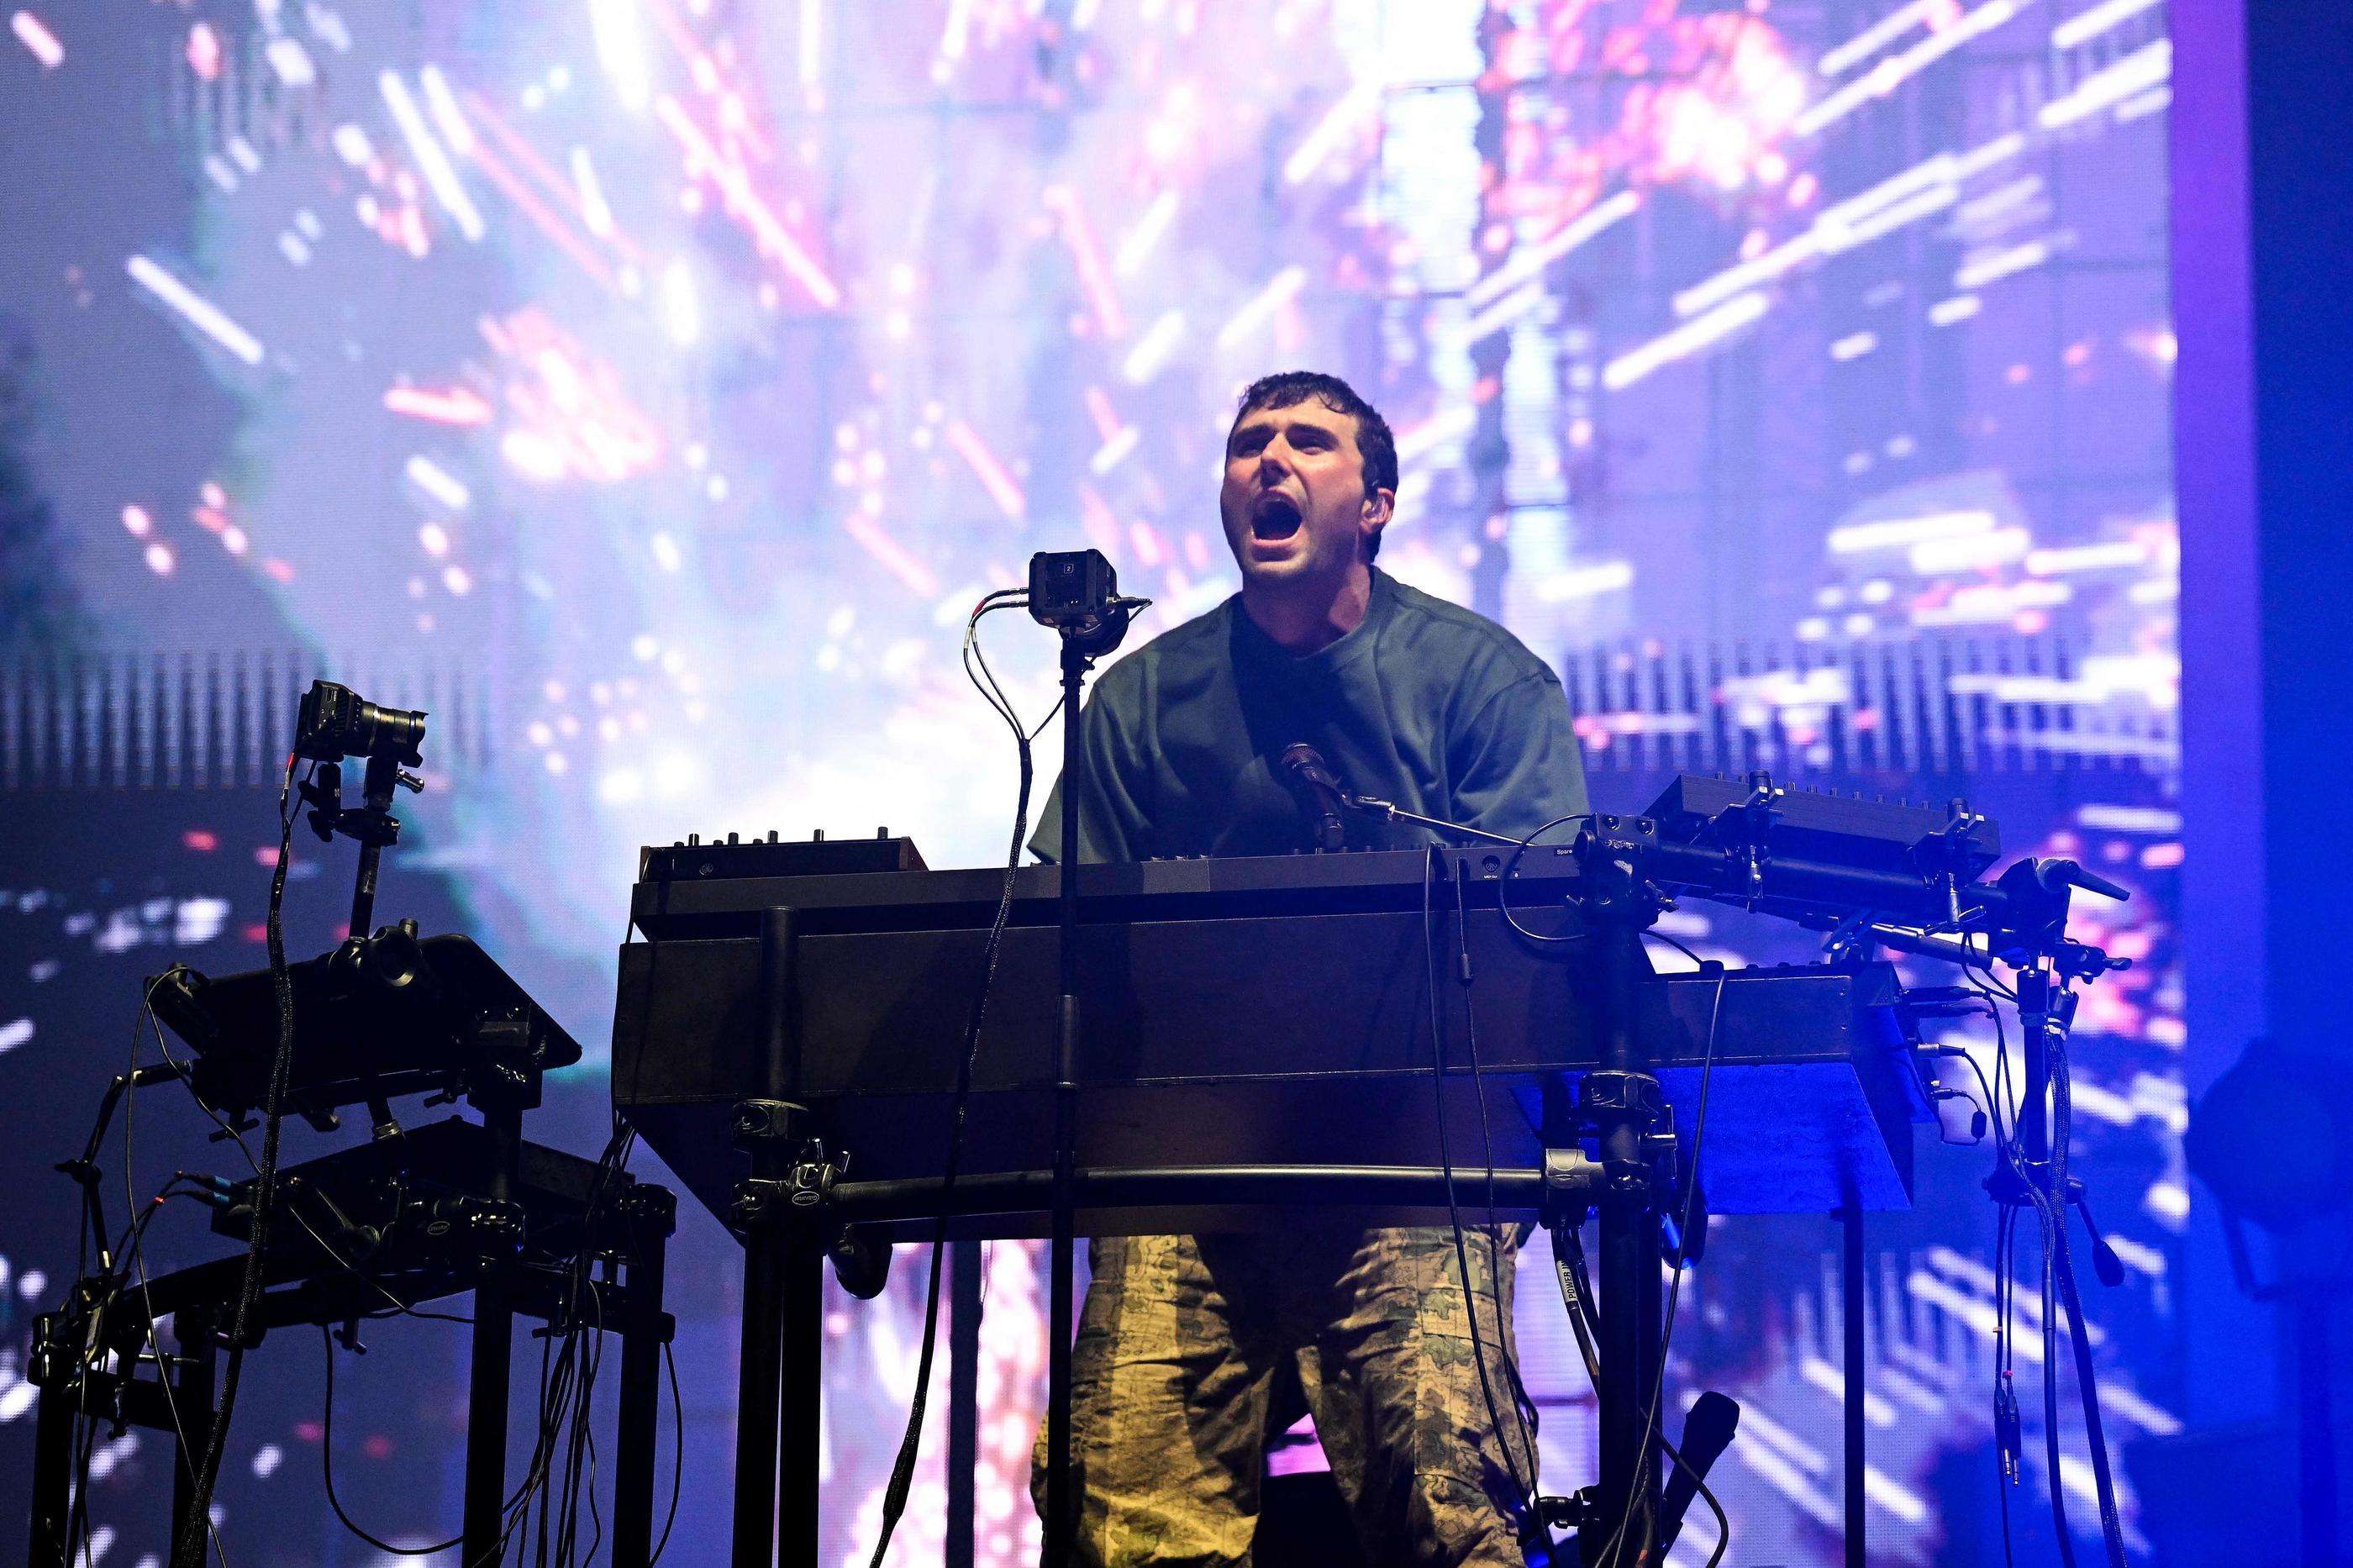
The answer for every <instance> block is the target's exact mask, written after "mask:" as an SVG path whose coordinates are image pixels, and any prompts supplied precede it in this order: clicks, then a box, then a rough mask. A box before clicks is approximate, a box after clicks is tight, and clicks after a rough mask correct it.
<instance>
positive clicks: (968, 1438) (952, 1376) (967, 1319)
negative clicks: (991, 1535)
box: [943, 1241, 981, 1568]
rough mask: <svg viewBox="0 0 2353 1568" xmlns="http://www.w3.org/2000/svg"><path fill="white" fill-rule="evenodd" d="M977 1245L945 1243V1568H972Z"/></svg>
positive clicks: (977, 1429) (977, 1421) (977, 1349)
mask: <svg viewBox="0 0 2353 1568" xmlns="http://www.w3.org/2000/svg"><path fill="white" fill-rule="evenodd" d="M980 1265H981V1258H980V1243H979V1242H977V1241H952V1242H950V1243H948V1532H947V1540H946V1542H945V1543H944V1552H943V1563H944V1568H972V1521H973V1500H974V1478H973V1468H974V1467H975V1466H976V1464H978V1463H979V1460H980Z"/></svg>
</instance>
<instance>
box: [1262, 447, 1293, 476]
mask: <svg viewBox="0 0 2353 1568" xmlns="http://www.w3.org/2000/svg"><path fill="white" fill-rule="evenodd" d="M1290 472H1291V453H1290V449H1289V448H1288V447H1284V446H1283V444H1282V440H1281V439H1280V438H1279V437H1278V438H1277V439H1275V440H1272V441H1269V442H1268V443H1267V444H1266V445H1265V446H1263V447H1260V448H1259V449H1258V477H1259V479H1261V481H1263V480H1265V479H1275V478H1281V477H1282V476H1284V475H1287V474H1289V473H1290Z"/></svg>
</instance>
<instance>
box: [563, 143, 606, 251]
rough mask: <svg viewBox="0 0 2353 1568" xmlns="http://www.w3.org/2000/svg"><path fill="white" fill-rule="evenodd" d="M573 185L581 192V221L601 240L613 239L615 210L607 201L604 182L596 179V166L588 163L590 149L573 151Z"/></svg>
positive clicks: (578, 148) (583, 148)
mask: <svg viewBox="0 0 2353 1568" xmlns="http://www.w3.org/2000/svg"><path fill="white" fill-rule="evenodd" d="M571 162H572V183H573V184H574V185H575V186H577V187H578V188H579V191H580V220H581V221H582V222H583V223H585V224H586V225H587V226H588V232H589V233H590V234H593V235H595V236H596V237H597V238H599V239H610V238H611V237H613V208H612V205H611V204H610V203H608V202H607V201H606V200H605V184H604V182H603V181H601V180H599V179H598V178H597V177H596V164H594V163H590V162H589V161H588V149H587V148H586V147H575V148H574V149H572V160H571Z"/></svg>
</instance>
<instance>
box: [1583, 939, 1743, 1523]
mask: <svg viewBox="0 0 2353 1568" xmlns="http://www.w3.org/2000/svg"><path fill="white" fill-rule="evenodd" d="M1644 934H1645V935H1650V936H1656V937H1658V938H1659V940H1660V941H1662V942H1665V943H1667V944H1668V945H1669V946H1670V947H1673V948H1675V949H1677V950H1678V951H1680V952H1683V954H1684V955H1685V956H1686V957H1688V958H1690V959H1691V960H1692V962H1693V963H1698V964H1699V965H1700V968H1701V970H1702V972H1703V973H1704V972H1705V970H1706V967H1707V965H1706V964H1705V963H1702V962H1701V960H1700V958H1699V956H1698V954H1696V953H1694V952H1692V951H1691V949H1689V948H1687V947H1684V946H1683V943H1681V942H1677V941H1675V939H1674V938H1672V937H1671V936H1666V935H1664V934H1662V933H1661V932H1657V931H1647V932H1645V933H1644ZM1730 979H1731V972H1730V971H1729V970H1727V969H1725V967H1724V966H1723V965H1722V964H1720V963H1719V964H1717V965H1716V970H1715V1003H1714V1005H1712V1006H1710V1008H1709V1009H1708V1016H1707V1047H1706V1049H1705V1050H1704V1053H1703V1054H1702V1055H1701V1057H1700V1068H1699V1110H1698V1111H1697V1112H1696V1113H1695V1115H1694V1120H1693V1124H1692V1155H1691V1171H1690V1174H1689V1176H1688V1178H1687V1179H1686V1180H1685V1181H1684V1183H1683V1214H1682V1215H1681V1216H1680V1218H1679V1219H1678V1220H1677V1222H1676V1225H1675V1256H1674V1262H1673V1268H1672V1271H1671V1272H1670V1275H1669V1278H1668V1284H1667V1307H1666V1321H1665V1324H1664V1326H1663V1327H1662V1329H1661V1331H1660V1333H1659V1370H1658V1376H1657V1379H1656V1381H1655V1382H1653V1383H1652V1384H1651V1408H1650V1413H1649V1415H1647V1416H1646V1417H1645V1418H1644V1420H1643V1423H1642V1447H1641V1452H1640V1453H1639V1454H1638V1455H1636V1457H1635V1460H1634V1481H1633V1486H1632V1488H1631V1489H1630V1490H1629V1492H1628V1493H1627V1497H1626V1513H1625V1517H1623V1518H1622V1519H1620V1521H1618V1529H1617V1531H1616V1532H1615V1533H1614V1534H1612V1535H1611V1536H1610V1538H1609V1544H1608V1545H1607V1546H1606V1547H1604V1548H1603V1552H1602V1555H1601V1558H1600V1563H1601V1564H1602V1568H1614V1564H1616V1563H1617V1562H1618V1561H1619V1559H1620V1556H1621V1554H1622V1553H1623V1552H1624V1550H1625V1542H1626V1532H1627V1531H1628V1530H1630V1529H1631V1528H1632V1526H1633V1522H1634V1512H1635V1510H1636V1508H1637V1506H1638V1505H1639V1504H1640V1503H1641V1500H1642V1495H1643V1487H1644V1483H1645V1480H1646V1479H1647V1476H1648V1473H1649V1470H1650V1468H1651V1439H1652V1438H1653V1437H1654V1436H1656V1435H1657V1432H1658V1429H1659V1414H1660V1406H1661V1405H1662V1403H1663V1401H1664V1400H1665V1398H1666V1392H1667V1354H1668V1352H1669V1351H1670V1350H1672V1348H1673V1345H1674V1340H1675V1305H1676V1302H1677V1300H1678V1299H1679V1298H1680V1297H1681V1295H1682V1293H1683V1265H1684V1262H1685V1260H1686V1258H1688V1257H1689V1255H1690V1252H1691V1222H1692V1212H1693V1209H1694V1205H1696V1204H1697V1202H1698V1197H1699V1161H1700V1152H1701V1151H1702V1149H1703V1148H1704V1146H1705V1144H1706V1141H1707V1101H1708V1090H1709V1089H1710V1087H1711V1085H1712V1084H1713V1082H1714V1079H1715V1038H1716V1030H1717V1026H1719V1025H1720V1024H1721V1023H1722V1022H1723V1019H1724V988H1725V984H1726V983H1727V982H1728V981H1729V980H1730ZM1653 1522H1655V1521H1653ZM1645 1528H1646V1533H1647V1529H1648V1527H1647V1526H1646V1527H1645ZM1649 1544H1650V1543H1649V1542H1648V1541H1647V1540H1645V1542H1644V1543H1643V1549H1642V1551H1641V1552H1637V1553H1636V1560H1637V1561H1638V1562H1639V1561H1641V1558H1642V1557H1643V1556H1644V1555H1645V1554H1646V1553H1647V1552H1648V1550H1649Z"/></svg>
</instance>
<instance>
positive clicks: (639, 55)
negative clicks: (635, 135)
mask: <svg viewBox="0 0 2353 1568" xmlns="http://www.w3.org/2000/svg"><path fill="white" fill-rule="evenodd" d="M802 25H803V26H807V22H806V20H804V22H803V24H802ZM588 30H589V33H590V35H591V36H592V37H595V39H596V63H597V64H598V65H600V66H603V67H604V68H605V79H606V80H607V81H609V82H611V83H612V84H613V96H614V97H615V98H617V99H619V100H621V107H622V108H623V109H626V110H628V111H629V112H630V113H632V114H636V113H638V112H641V111H642V110H644V109H645V107H646V98H647V92H648V74H647V68H646V41H645V34H644V32H643V30H642V29H641V28H640V27H639V26H638V5H637V0H588Z"/></svg>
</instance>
